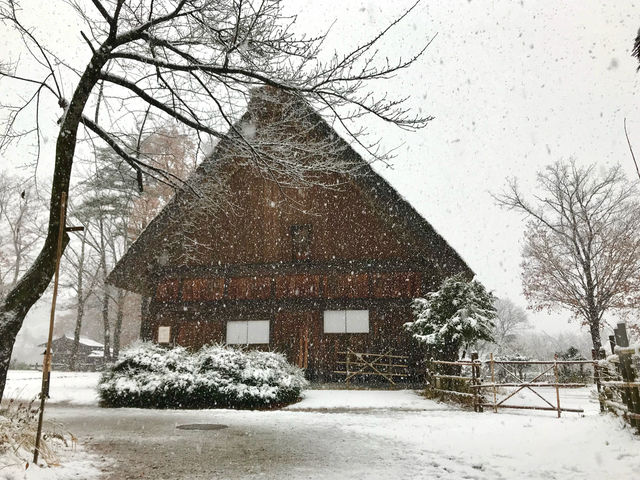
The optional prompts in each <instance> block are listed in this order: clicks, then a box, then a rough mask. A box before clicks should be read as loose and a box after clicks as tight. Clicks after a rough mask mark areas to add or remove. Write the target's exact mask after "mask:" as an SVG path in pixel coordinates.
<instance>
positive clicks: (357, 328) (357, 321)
mask: <svg viewBox="0 0 640 480" xmlns="http://www.w3.org/2000/svg"><path fill="white" fill-rule="evenodd" d="M347 333H369V310H347Z"/></svg>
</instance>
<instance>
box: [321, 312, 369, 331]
mask: <svg viewBox="0 0 640 480" xmlns="http://www.w3.org/2000/svg"><path fill="white" fill-rule="evenodd" d="M324 333H369V310H325V312H324Z"/></svg>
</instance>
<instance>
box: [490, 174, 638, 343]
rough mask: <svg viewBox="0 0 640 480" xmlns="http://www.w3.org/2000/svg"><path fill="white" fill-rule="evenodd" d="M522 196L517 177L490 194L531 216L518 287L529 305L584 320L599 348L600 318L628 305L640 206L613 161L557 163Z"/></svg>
mask: <svg viewBox="0 0 640 480" xmlns="http://www.w3.org/2000/svg"><path fill="white" fill-rule="evenodd" d="M538 185H539V192H538V194H537V195H536V196H535V197H534V198H533V200H528V199H526V198H524V196H523V194H522V192H521V191H520V189H519V188H518V186H517V184H516V181H515V180H513V181H511V182H510V184H509V188H508V191H507V192H506V193H505V194H503V195H501V196H499V197H497V198H498V201H499V202H500V204H501V205H503V206H505V207H507V208H510V209H513V210H516V211H519V212H522V213H524V214H525V215H527V217H528V218H529V219H530V222H529V224H528V227H527V232H526V236H525V245H524V250H523V257H524V258H523V263H522V281H523V284H524V292H525V295H526V297H527V298H528V300H529V301H530V303H531V304H532V306H533V307H535V308H538V309H542V308H552V307H554V306H560V307H564V308H566V309H568V310H569V311H571V312H572V313H573V314H574V315H575V316H576V317H578V318H581V319H582V321H583V322H584V324H586V325H588V327H589V331H590V334H591V340H592V342H593V348H595V349H596V350H600V348H601V347H602V342H601V338H600V329H601V323H602V319H603V315H604V314H605V312H607V311H608V310H610V309H614V308H626V307H631V306H634V305H635V302H634V300H635V299H637V294H638V291H639V290H638V287H639V284H638V276H639V274H640V203H639V202H638V196H637V191H636V188H635V186H634V184H632V183H630V182H628V181H627V179H626V178H625V176H624V174H623V172H622V171H621V169H620V167H619V166H616V167H613V168H611V169H610V170H608V171H606V172H603V173H602V174H600V175H599V174H598V173H597V172H596V167H595V166H594V165H591V166H589V167H586V168H581V167H578V166H577V165H576V164H575V162H574V161H570V162H558V163H555V164H553V165H550V166H549V167H547V168H546V169H545V170H544V171H543V172H541V173H539V174H538Z"/></svg>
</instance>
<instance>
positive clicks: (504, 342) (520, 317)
mask: <svg viewBox="0 0 640 480" xmlns="http://www.w3.org/2000/svg"><path fill="white" fill-rule="evenodd" d="M494 306H495V308H496V317H495V318H494V319H493V323H494V325H495V328H494V330H493V338H494V343H495V344H496V345H497V346H498V348H501V349H504V348H508V347H510V346H511V345H513V344H514V342H515V341H516V339H517V337H518V336H519V335H520V334H521V333H522V332H524V331H525V330H527V329H528V328H530V326H531V325H530V324H529V319H528V318H527V312H525V311H524V310H523V309H522V308H520V307H519V306H517V305H516V304H515V303H513V302H512V301H511V300H509V299H508V298H497V299H496V301H495V302H494Z"/></svg>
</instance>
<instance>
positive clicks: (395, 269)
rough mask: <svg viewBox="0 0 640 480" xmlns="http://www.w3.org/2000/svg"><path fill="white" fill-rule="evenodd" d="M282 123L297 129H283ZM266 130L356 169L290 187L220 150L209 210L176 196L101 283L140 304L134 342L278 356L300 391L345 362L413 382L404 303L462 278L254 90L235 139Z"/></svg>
mask: <svg viewBox="0 0 640 480" xmlns="http://www.w3.org/2000/svg"><path fill="white" fill-rule="evenodd" d="M292 111H294V112H296V115H297V118H301V119H303V120H301V121H299V122H291V121H289V120H288V119H287V118H285V116H286V115H289V113H288V112H292ZM277 124H283V125H286V127H285V131H286V135H293V136H298V137H303V138H309V139H310V148H309V149H310V150H313V149H316V148H317V145H318V144H319V139H320V141H322V139H327V144H331V145H332V147H331V149H327V150H326V151H325V152H322V151H321V152H312V153H311V154H312V155H320V156H322V155H340V156H342V157H341V158H343V159H344V160H345V163H346V162H349V163H350V164H352V165H356V168H355V169H354V170H353V173H349V174H346V173H333V172H331V171H327V172H326V173H323V174H322V178H321V179H320V180H321V181H313V182H309V183H308V184H307V185H300V186H295V185H287V184H283V183H281V182H279V181H278V179H277V178H275V177H270V176H269V175H265V174H264V172H258V171H257V170H256V168H255V166H254V165H252V163H251V162H247V161H242V159H241V158H240V155H238V157H239V158H240V160H238V159H234V155H233V151H234V148H235V147H234V145H233V143H232V142H231V141H230V140H226V139H225V140H221V141H220V143H219V144H218V146H217V147H216V149H215V151H214V152H213V154H212V155H211V156H210V157H209V158H207V159H206V160H205V161H204V162H203V163H202V165H200V166H199V167H198V169H197V171H196V173H195V174H194V178H195V179H196V180H193V179H192V183H191V185H195V184H194V183H193V182H194V181H195V182H199V183H200V184H202V183H207V182H209V183H211V184H216V185H220V186H219V187H218V188H210V189H202V191H208V192H212V193H210V195H216V196H218V197H219V198H216V199H213V200H215V201H213V202H209V203H208V202H203V201H198V200H196V197H195V196H194V194H193V193H192V192H191V191H190V189H183V190H181V191H179V192H178V193H177V194H176V196H175V197H174V199H173V200H172V201H171V202H169V203H168V204H167V206H166V207H165V208H164V209H163V210H162V211H161V212H160V214H159V215H157V217H156V218H155V219H154V220H153V221H152V222H151V223H150V224H149V225H148V227H147V228H146V230H145V231H144V232H143V233H142V234H141V235H140V237H139V238H138V239H137V240H136V241H135V242H134V244H133V245H132V246H131V247H130V248H129V250H128V251H127V252H126V254H125V255H124V256H123V257H122V259H121V260H120V261H119V262H118V264H117V265H116V267H115V268H114V270H113V271H112V272H111V274H110V276H109V282H110V283H112V284H113V285H115V286H117V287H120V288H123V289H126V290H130V291H133V292H137V293H139V294H141V295H142V296H143V297H144V301H143V311H142V324H141V332H140V333H141V337H142V339H144V340H153V341H155V342H158V343H162V344H170V345H183V346H185V347H190V348H194V349H195V348H199V347H200V346H202V345H204V344H211V343H227V344H232V345H248V346H250V347H254V348H261V349H270V350H275V351H280V352H282V353H284V354H285V355H286V356H287V357H288V359H289V361H291V362H293V363H296V364H298V365H300V366H302V367H304V368H306V370H307V374H308V376H309V377H310V378H321V379H329V378H335V376H334V375H333V372H335V371H337V370H342V369H343V368H342V366H343V365H344V364H343V363H341V362H344V360H345V357H344V352H347V351H348V350H350V351H352V352H360V353H369V354H382V353H393V354H397V355H398V354H399V355H403V356H408V357H409V365H410V366H412V367H413V368H414V370H415V369H416V368H417V365H418V363H419V360H420V359H421V356H422V349H421V347H420V346H419V345H417V344H416V343H415V342H414V341H412V339H411V337H410V335H409V334H408V333H407V332H406V331H405V330H404V328H403V324H404V323H405V322H408V321H410V320H412V312H411V306H410V304H411V300H412V299H413V298H414V297H416V296H420V295H424V294H425V293H427V292H430V291H433V290H436V289H437V288H438V286H439V285H440V283H441V282H442V281H443V280H444V279H445V278H446V277H449V276H451V275H454V274H458V273H462V274H464V275H465V276H467V277H469V278H471V277H472V276H473V272H472V271H471V269H470V268H469V267H468V266H467V264H466V263H465V262H464V261H463V259H462V258H461V257H460V255H458V253H457V252H456V251H455V250H454V249H453V248H452V247H451V246H450V245H449V244H448V243H447V242H446V241H445V240H444V239H443V238H442V237H441V236H440V235H439V234H438V233H437V232H436V231H435V230H434V229H433V227H432V226H431V225H430V224H429V223H428V222H427V221H426V220H425V219H424V218H423V217H422V216H421V215H420V214H418V213H417V212H416V210H415V209H414V208H413V207H412V206H411V205H410V204H409V203H408V202H407V201H405V200H404V199H403V198H402V197H401V196H400V195H399V194H398V192H396V191H395V190H394V189H393V188H392V187H391V186H390V185H389V183H387V182H386V181H385V180H384V179H383V178H382V177H380V176H379V175H378V174H377V173H376V172H375V171H374V170H373V169H372V168H371V166H370V165H369V164H368V163H367V162H366V161H364V160H363V159H362V158H361V157H360V156H359V155H358V154H357V153H356V152H355V151H354V150H353V149H352V148H351V147H350V146H349V145H348V144H347V143H346V142H345V141H344V140H343V139H342V138H340V136H339V135H338V134H337V133H336V132H335V131H334V130H333V129H332V128H331V127H330V126H329V125H328V124H327V123H326V122H325V121H324V120H323V119H322V117H321V116H320V115H318V114H317V113H316V112H315V111H314V110H313V109H312V108H311V107H310V106H309V105H308V104H307V103H305V102H304V101H303V100H301V99H299V98H296V97H293V96H289V95H284V94H273V92H272V91H269V90H266V89H262V90H256V91H255V92H254V95H253V97H252V99H251V101H250V102H249V105H248V109H247V112H246V114H245V115H244V116H243V117H242V119H241V120H240V121H239V122H238V123H237V124H236V125H235V126H234V129H236V130H238V131H242V132H245V133H247V134H248V135H260V132H261V131H262V130H263V129H265V130H269V131H270V132H273V131H274V128H273V125H277ZM283 135H284V134H283ZM270 140H271V141H272V142H273V145H274V147H273V148H274V155H277V154H281V152H279V151H278V138H277V137H272V138H270ZM292 161H293V162H295V161H302V162H304V161H305V160H304V159H302V157H300V158H299V159H296V158H292ZM316 175H317V174H316ZM315 180H318V179H317V178H316V179H315ZM216 204H217V205H219V207H218V208H214V207H211V206H210V205H216ZM413 373H415V371H414V372H413Z"/></svg>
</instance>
